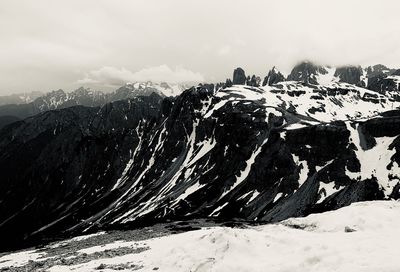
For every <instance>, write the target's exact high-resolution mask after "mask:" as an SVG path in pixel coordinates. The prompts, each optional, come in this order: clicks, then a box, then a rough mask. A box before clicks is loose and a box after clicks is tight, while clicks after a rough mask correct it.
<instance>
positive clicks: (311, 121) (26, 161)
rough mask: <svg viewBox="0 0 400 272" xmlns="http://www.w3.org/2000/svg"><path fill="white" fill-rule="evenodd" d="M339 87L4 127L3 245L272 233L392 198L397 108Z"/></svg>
mask: <svg viewBox="0 0 400 272" xmlns="http://www.w3.org/2000/svg"><path fill="white" fill-rule="evenodd" d="M338 86H341V88H339V87H336V88H335V89H332V88H320V87H318V88H317V87H315V88H311V87H309V86H308V87H307V86H303V85H302V84H299V83H296V84H294V83H293V82H283V83H281V84H280V85H279V84H278V85H276V86H273V87H271V86H265V87H263V88H257V87H249V86H233V87H231V88H226V89H220V90H219V91H217V92H215V91H214V90H213V88H206V87H198V88H191V89H189V90H187V91H185V92H184V93H183V94H182V95H180V96H178V97H176V98H165V99H162V98H161V97H160V96H158V95H156V94H153V95H151V96H149V97H136V98H133V99H130V100H125V101H118V102H114V103H110V104H106V105H105V106H103V107H100V108H99V107H93V108H87V107H81V106H77V107H71V108H66V109H62V110H56V111H48V112H45V113H42V114H39V115H37V116H34V117H31V118H28V119H26V120H23V121H18V122H16V123H13V124H11V125H8V126H6V127H5V128H3V129H2V130H0V171H1V172H2V180H1V191H0V236H1V237H0V238H1V240H2V241H3V244H2V246H3V247H7V246H13V245H16V244H21V242H22V241H33V240H34V239H38V238H40V237H42V238H43V237H50V236H52V235H54V234H55V233H60V232H64V233H72V232H75V233H81V232H82V231H87V230H93V229H97V228H114V227H115V228H117V227H118V228H119V227H122V226H127V225H128V226H129V225H131V224H134V225H141V224H149V223H154V222H157V221H161V220H165V219H182V218H199V217H216V218H221V219H227V218H228V219H235V218H241V219H245V220H252V221H265V222H271V221H278V220H282V219H285V218H288V217H291V216H301V215H305V214H308V213H311V212H314V211H323V210H329V209H335V208H338V207H341V206H345V205H348V204H350V203H352V202H355V201H361V200H374V199H385V198H398V197H399V193H398V191H399V187H400V185H399V184H398V181H399V175H400V169H399V163H400V157H399V156H400V155H399V153H398V152H397V150H398V148H400V143H399V140H398V135H399V134H400V112H399V111H397V110H393V111H390V112H388V113H385V114H380V113H381V112H384V111H386V110H388V109H390V107H393V108H397V107H398V106H399V105H397V104H398V102H395V101H391V100H390V99H389V98H387V97H385V96H384V95H381V94H377V93H373V92H370V91H368V90H365V89H362V88H356V87H354V88H350V89H348V88H347V87H346V86H347V85H338ZM368 118H369V119H368Z"/></svg>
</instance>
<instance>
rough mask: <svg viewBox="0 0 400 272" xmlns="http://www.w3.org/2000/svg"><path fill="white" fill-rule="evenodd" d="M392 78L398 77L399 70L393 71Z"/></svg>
mask: <svg viewBox="0 0 400 272" xmlns="http://www.w3.org/2000/svg"><path fill="white" fill-rule="evenodd" d="M392 76H400V69H397V70H395V71H394V72H393V73H392Z"/></svg>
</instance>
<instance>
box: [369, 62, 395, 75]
mask: <svg viewBox="0 0 400 272" xmlns="http://www.w3.org/2000/svg"><path fill="white" fill-rule="evenodd" d="M366 71H367V76H368V77H375V76H382V75H390V74H392V73H393V72H394V71H395V69H391V68H388V67H386V66H385V65H382V64H376V65H374V66H368V67H367V68H366Z"/></svg>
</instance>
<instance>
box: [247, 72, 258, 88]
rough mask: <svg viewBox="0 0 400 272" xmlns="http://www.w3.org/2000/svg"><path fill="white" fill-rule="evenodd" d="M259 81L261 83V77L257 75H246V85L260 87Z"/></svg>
mask: <svg viewBox="0 0 400 272" xmlns="http://www.w3.org/2000/svg"><path fill="white" fill-rule="evenodd" d="M260 83H261V78H260V77H259V76H256V75H252V76H251V77H250V76H247V79H246V85H248V86H252V87H260Z"/></svg>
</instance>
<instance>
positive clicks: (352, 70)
mask: <svg viewBox="0 0 400 272" xmlns="http://www.w3.org/2000/svg"><path fill="white" fill-rule="evenodd" d="M362 75H363V70H362V68H361V66H343V67H338V68H336V71H335V77H338V78H339V81H340V82H346V83H349V84H354V85H356V86H361V87H366V86H365V84H364V82H362V81H361V76H362Z"/></svg>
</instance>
